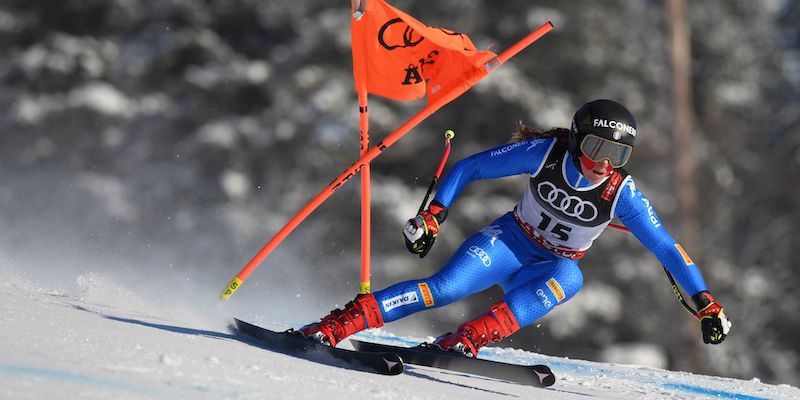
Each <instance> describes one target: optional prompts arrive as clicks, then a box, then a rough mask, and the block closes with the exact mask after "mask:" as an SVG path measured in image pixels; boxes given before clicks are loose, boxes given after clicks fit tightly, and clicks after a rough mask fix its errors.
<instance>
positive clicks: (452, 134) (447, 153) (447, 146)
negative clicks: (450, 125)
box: [417, 129, 456, 215]
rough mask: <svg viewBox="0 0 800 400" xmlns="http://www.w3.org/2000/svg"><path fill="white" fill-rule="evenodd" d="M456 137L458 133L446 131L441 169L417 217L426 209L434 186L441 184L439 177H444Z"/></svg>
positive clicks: (426, 194) (438, 170) (440, 163)
mask: <svg viewBox="0 0 800 400" xmlns="http://www.w3.org/2000/svg"><path fill="white" fill-rule="evenodd" d="M454 137H456V133H455V132H453V130H452V129H448V130H446V131H444V154H442V160H441V161H439V168H436V174H435V175H433V179H432V180H431V185H430V186H428V192H427V193H425V198H424V199H422V204H420V205H419V211H417V215H419V214H421V213H422V210H424V209H425V206H426V205H427V204H428V198H429V197H430V196H431V192H433V188H434V186H436V182H439V177H440V176H441V175H442V171H443V170H444V165H445V164H446V163H447V157H448V156H450V141H451V140H453V138H454Z"/></svg>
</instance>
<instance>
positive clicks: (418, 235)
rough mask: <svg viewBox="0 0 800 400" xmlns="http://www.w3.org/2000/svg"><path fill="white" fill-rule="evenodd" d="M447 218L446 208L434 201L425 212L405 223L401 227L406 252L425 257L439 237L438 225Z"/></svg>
mask: <svg viewBox="0 0 800 400" xmlns="http://www.w3.org/2000/svg"><path fill="white" fill-rule="evenodd" d="M445 218H447V207H445V206H443V205H442V204H441V203H439V202H437V201H436V200H434V201H431V204H430V206H429V207H428V209H427V210H425V211H423V212H421V213H419V215H417V216H416V217H414V218H411V219H410V220H408V221H406V224H405V226H403V238H404V239H405V241H406V248H408V251H410V252H412V253H414V254H419V258H422V257H425V255H427V254H428V252H429V251H430V250H431V247H433V242H434V241H435V240H436V236H438V235H439V225H440V224H441V223H442V222H444V220H445Z"/></svg>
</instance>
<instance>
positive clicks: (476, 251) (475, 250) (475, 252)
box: [467, 246, 492, 267]
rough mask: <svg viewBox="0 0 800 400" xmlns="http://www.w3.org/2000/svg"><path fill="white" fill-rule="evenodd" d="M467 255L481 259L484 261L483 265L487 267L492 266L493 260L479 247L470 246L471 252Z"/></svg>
mask: <svg viewBox="0 0 800 400" xmlns="http://www.w3.org/2000/svg"><path fill="white" fill-rule="evenodd" d="M467 254H469V255H471V256H473V257H478V258H480V259H481V261H483V265H485V266H487V267H490V266H492V258H491V257H489V254H487V253H486V251H484V250H483V249H482V248H480V247H478V246H470V248H469V250H468V251H467Z"/></svg>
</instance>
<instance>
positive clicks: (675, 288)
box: [608, 224, 697, 318]
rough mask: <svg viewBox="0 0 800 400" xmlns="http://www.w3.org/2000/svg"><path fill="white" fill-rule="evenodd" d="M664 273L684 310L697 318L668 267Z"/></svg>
mask: <svg viewBox="0 0 800 400" xmlns="http://www.w3.org/2000/svg"><path fill="white" fill-rule="evenodd" d="M608 227H609V228H611V229H616V230H618V231H620V232H625V233H631V231H630V229H628V228H626V227H624V226H622V225H618V224H608ZM664 273H665V274H667V279H669V283H670V284H671V285H672V291H673V292H675V297H677V298H678V301H679V302H680V303H681V305H682V306H683V308H684V309H686V311H687V312H688V313H689V314H692V316H693V317H695V318H697V311H695V310H694V308H692V306H690V305H689V303H687V302H686V300H685V299H684V298H683V294H681V290H680V288H678V284H677V283H676V282H675V278H674V277H673V276H672V274H670V273H669V271H668V270H667V267H664Z"/></svg>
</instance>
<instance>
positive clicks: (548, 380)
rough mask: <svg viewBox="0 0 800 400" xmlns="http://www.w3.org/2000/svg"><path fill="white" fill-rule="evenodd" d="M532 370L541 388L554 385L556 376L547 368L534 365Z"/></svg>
mask: <svg viewBox="0 0 800 400" xmlns="http://www.w3.org/2000/svg"><path fill="white" fill-rule="evenodd" d="M532 369H533V373H534V375H536V378H537V379H538V380H539V383H540V385H541V387H548V386H553V385H554V384H555V383H556V376H555V375H553V371H551V370H550V368H549V367H548V366H546V365H534V366H533V368H532Z"/></svg>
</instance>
